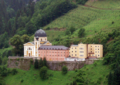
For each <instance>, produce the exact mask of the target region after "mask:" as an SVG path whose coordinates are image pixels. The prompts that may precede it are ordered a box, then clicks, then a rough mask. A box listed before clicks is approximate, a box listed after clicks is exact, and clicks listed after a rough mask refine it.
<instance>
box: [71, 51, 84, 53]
mask: <svg viewBox="0 0 120 85" xmlns="http://www.w3.org/2000/svg"><path fill="white" fill-rule="evenodd" d="M72 52H73V51H72ZM75 52H77V51H75ZM69 53H70V52H69ZM80 53H84V51H80Z"/></svg>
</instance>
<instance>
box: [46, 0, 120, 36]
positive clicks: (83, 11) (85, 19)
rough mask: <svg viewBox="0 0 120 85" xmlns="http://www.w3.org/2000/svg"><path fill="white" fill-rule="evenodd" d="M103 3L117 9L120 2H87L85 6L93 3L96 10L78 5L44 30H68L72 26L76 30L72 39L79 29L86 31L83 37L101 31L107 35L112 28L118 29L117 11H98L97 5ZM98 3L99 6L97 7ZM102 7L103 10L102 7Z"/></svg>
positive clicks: (118, 17) (119, 17)
mask: <svg viewBox="0 0 120 85" xmlns="http://www.w3.org/2000/svg"><path fill="white" fill-rule="evenodd" d="M103 2H104V4H107V5H109V6H111V7H112V6H114V8H117V7H118V5H119V3H120V1H117V3H116V2H114V1H112V0H111V1H96V2H90V1H88V2H87V3H86V4H87V5H89V4H90V3H94V5H96V7H97V6H98V8H93V7H86V6H81V5H79V6H78V7H77V8H75V9H73V10H71V11H70V12H69V13H67V14H65V15H64V16H61V17H59V18H57V19H55V20H54V21H52V22H51V23H50V24H48V25H46V26H45V27H44V29H46V28H48V27H50V28H58V29H61V28H70V27H71V26H73V27H75V28H76V29H77V30H76V31H75V32H74V34H73V35H72V37H78V36H77V35H78V33H77V32H78V31H79V30H78V29H80V28H85V30H86V31H85V37H92V36H94V35H95V34H96V33H95V31H96V32H100V31H102V32H103V33H108V32H110V31H111V30H112V29H114V28H119V23H120V21H119V19H120V16H119V14H120V12H119V10H113V9H99V5H101V4H102V3H103ZM112 2H114V3H116V4H118V5H115V4H114V3H113V4H112ZM98 3H99V5H97V4H98ZM110 3H111V4H110ZM94 5H92V6H94ZM102 7H103V8H105V7H104V6H102ZM106 7H108V6H106ZM112 22H113V24H112ZM49 36H50V35H49Z"/></svg>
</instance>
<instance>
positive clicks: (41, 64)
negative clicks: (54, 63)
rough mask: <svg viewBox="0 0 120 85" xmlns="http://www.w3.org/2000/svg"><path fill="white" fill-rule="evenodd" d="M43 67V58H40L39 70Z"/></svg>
mask: <svg viewBox="0 0 120 85" xmlns="http://www.w3.org/2000/svg"><path fill="white" fill-rule="evenodd" d="M42 67H43V60H42V58H40V62H39V68H40V69H41V68H42Z"/></svg>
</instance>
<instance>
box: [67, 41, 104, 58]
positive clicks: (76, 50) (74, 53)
mask: <svg viewBox="0 0 120 85" xmlns="http://www.w3.org/2000/svg"><path fill="white" fill-rule="evenodd" d="M69 53H70V54H69V55H70V56H71V57H72V58H78V60H79V59H80V60H85V59H93V58H102V57H103V45H101V44H83V43H80V44H78V45H71V47H70V50H69ZM72 58H69V60H71V59H72ZM76 60H77V59H76Z"/></svg>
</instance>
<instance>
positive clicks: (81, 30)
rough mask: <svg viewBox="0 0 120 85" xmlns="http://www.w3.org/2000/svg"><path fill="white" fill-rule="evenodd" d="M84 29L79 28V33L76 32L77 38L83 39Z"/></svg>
mask: <svg viewBox="0 0 120 85" xmlns="http://www.w3.org/2000/svg"><path fill="white" fill-rule="evenodd" d="M84 32H85V29H84V28H81V29H80V30H79V32H78V37H79V38H81V37H83V36H84V35H85V33H84Z"/></svg>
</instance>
